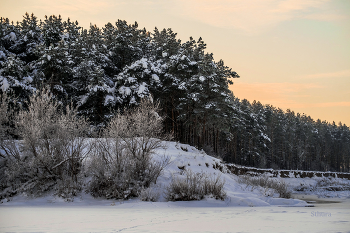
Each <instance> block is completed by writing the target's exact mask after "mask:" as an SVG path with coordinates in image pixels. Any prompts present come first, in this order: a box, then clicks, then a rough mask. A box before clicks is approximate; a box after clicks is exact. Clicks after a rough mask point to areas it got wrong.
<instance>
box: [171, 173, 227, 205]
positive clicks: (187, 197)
mask: <svg viewBox="0 0 350 233" xmlns="http://www.w3.org/2000/svg"><path fill="white" fill-rule="evenodd" d="M224 184H225V182H224V181H222V180H221V179H220V176H219V175H218V176H216V177H215V176H214V177H213V176H209V175H207V174H205V173H203V172H202V173H193V172H192V171H190V170H187V171H186V174H185V177H174V178H173V180H172V182H171V183H170V185H169V186H168V187H167V188H166V192H165V198H166V200H168V201H193V200H202V199H203V198H204V197H205V196H210V197H214V198H216V199H221V200H224V199H225V197H226V193H225V192H224V189H223V188H224Z"/></svg>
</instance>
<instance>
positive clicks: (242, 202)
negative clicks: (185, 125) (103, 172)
mask: <svg viewBox="0 0 350 233" xmlns="http://www.w3.org/2000/svg"><path fill="white" fill-rule="evenodd" d="M163 144H164V148H162V149H157V150H156V153H155V154H154V155H153V159H154V160H164V159H166V158H167V159H168V160H169V164H168V165H167V166H166V167H165V169H164V170H163V172H162V173H161V175H160V177H159V178H158V180H157V183H156V184H153V185H152V186H151V187H150V188H149V189H148V190H147V191H148V192H150V193H153V194H158V196H159V198H158V199H157V201H158V202H166V199H165V192H166V189H167V187H168V186H169V184H170V183H171V181H172V180H173V179H174V178H176V177H177V178H181V177H185V175H186V172H192V173H193V174H197V173H198V174H205V175H206V176H208V177H220V179H221V181H224V182H225V185H224V191H225V192H226V198H225V199H224V200H215V199H214V198H211V197H206V198H204V199H203V200H201V201H187V202H178V203H174V202H172V203H170V204H175V205H181V206H192V207H193V206H212V207H224V206H226V207H228V206H269V205H277V206H307V205H308V204H307V203H306V202H305V201H301V200H297V199H283V198H278V195H277V194H274V193H273V192H272V193H271V192H270V194H269V196H268V197H267V196H266V195H264V193H263V192H261V189H259V188H252V187H248V186H247V185H245V184H241V183H239V182H238V177H237V176H236V175H234V174H231V173H230V172H229V171H228V170H227V169H226V168H225V166H224V164H223V163H222V161H221V160H220V159H217V158H214V157H212V156H209V155H207V154H206V153H205V152H204V151H201V150H198V149H196V148H195V147H192V146H189V145H185V144H180V143H177V142H163ZM265 194H266V190H265ZM2 202H3V203H2V204H1V205H3V206H5V205H6V206H8V205H10V206H16V205H73V206H75V205H114V204H115V203H118V201H116V200H105V199H99V198H93V197H91V196H90V195H88V194H85V193H84V192H82V193H81V194H80V195H78V196H77V197H76V198H74V200H73V202H66V201H64V200H63V199H60V198H58V197H55V196H52V195H49V194H48V195H47V196H44V197H40V198H35V199H31V198H29V197H25V196H23V195H18V196H15V197H13V198H12V199H11V200H7V199H5V200H2ZM122 202H123V203H135V202H140V200H139V199H137V198H136V199H131V200H127V201H122Z"/></svg>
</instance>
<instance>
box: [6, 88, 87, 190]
mask: <svg viewBox="0 0 350 233" xmlns="http://www.w3.org/2000/svg"><path fill="white" fill-rule="evenodd" d="M15 126H16V129H17V132H16V133H17V134H18V135H19V136H20V137H21V138H22V139H23V140H21V141H18V147H20V151H21V153H17V152H18V151H16V150H15V149H13V150H12V152H11V153H7V157H8V164H7V176H8V177H9V178H10V179H11V182H12V183H13V184H17V185H16V187H15V188H16V189H17V190H18V191H21V192H26V193H28V194H32V195H41V194H43V193H44V192H46V191H49V190H52V189H53V188H54V187H56V185H57V184H58V182H59V183H60V185H61V186H62V185H63V184H64V183H66V184H67V183H74V184H75V185H74V186H77V185H78V184H79V182H78V180H79V179H80V173H81V169H82V161H83V160H84V158H85V156H86V154H87V153H88V148H87V147H88V144H87V143H86V142H85V139H84V136H85V134H86V132H87V130H88V127H89V124H88V122H87V121H86V120H85V119H84V118H78V117H77V110H76V109H74V108H73V107H72V106H65V107H64V106H61V105H60V104H59V103H58V102H57V101H55V99H54V97H53V95H52V94H51V93H50V91H49V89H48V88H46V89H43V90H41V91H37V92H36V93H34V95H33V96H32V97H31V98H30V101H29V104H28V109H27V110H26V109H21V110H20V111H19V113H18V116H17V117H16V125H15ZM12 148H17V146H16V145H13V146H12ZM9 151H10V150H9ZM68 180H69V181H68ZM78 186H79V185H78ZM70 187H72V185H70ZM78 189H79V188H78ZM59 190H63V188H60V189H59ZM59 190H58V191H59ZM58 194H59V193H58ZM71 194H72V195H74V191H73V192H72V193H71ZM65 195H67V194H65Z"/></svg>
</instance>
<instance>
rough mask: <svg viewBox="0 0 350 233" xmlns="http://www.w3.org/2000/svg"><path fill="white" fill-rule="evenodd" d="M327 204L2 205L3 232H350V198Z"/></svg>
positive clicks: (0, 227)
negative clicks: (210, 205)
mask: <svg viewBox="0 0 350 233" xmlns="http://www.w3.org/2000/svg"><path fill="white" fill-rule="evenodd" d="M301 198H302V197H301ZM304 198H305V197H304ZM307 198H308V199H309V200H310V199H312V197H307ZM318 201H319V200H318ZM321 201H322V200H321ZM323 201H324V200H323ZM326 201H333V202H332V203H315V207H279V206H265V207H224V206H223V207H209V206H207V207H199V206H196V204H195V203H184V202H183V203H171V202H160V203H159V202H158V203H148V202H134V203H115V204H114V203H112V204H111V205H108V206H107V205H105V206H49V205H45V206H0V232H269V233H270V232H327V233H328V232H350V200H349V199H346V200H344V199H343V200H341V201H342V202H336V201H339V200H337V199H334V200H333V199H326Z"/></svg>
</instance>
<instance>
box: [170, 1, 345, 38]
mask: <svg viewBox="0 0 350 233" xmlns="http://www.w3.org/2000/svg"><path fill="white" fill-rule="evenodd" d="M173 2H174V3H175V4H176V5H178V6H179V7H181V9H182V14H183V15H185V16H186V17H192V18H193V19H195V20H197V21H200V22H203V23H206V24H210V25H213V26H216V27H231V28H236V29H240V30H242V31H244V32H247V33H253V34H254V33H259V32H261V31H263V30H265V29H267V28H270V27H272V26H275V25H278V24H280V23H281V22H283V21H287V20H292V19H296V18H309V19H314V20H318V19H322V20H326V19H328V20H341V19H344V18H347V16H342V15H340V16H338V17H335V16H334V15H335V14H332V12H331V11H332V10H328V8H327V4H328V3H329V2H330V0H264V1H261V0H250V1H247V0H216V1H212V0H177V1H175V0H174V1H173Z"/></svg>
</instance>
